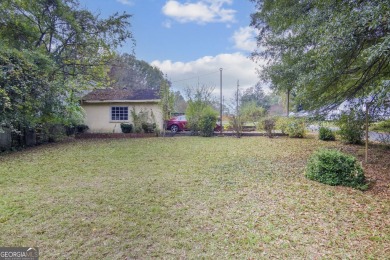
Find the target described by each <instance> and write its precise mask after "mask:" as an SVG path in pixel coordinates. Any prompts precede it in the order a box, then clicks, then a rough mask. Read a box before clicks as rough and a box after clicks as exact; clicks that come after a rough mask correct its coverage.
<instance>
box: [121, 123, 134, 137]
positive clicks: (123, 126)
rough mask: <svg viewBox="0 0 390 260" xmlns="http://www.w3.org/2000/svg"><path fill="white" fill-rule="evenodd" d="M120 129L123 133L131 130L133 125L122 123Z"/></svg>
mask: <svg viewBox="0 0 390 260" xmlns="http://www.w3.org/2000/svg"><path fill="white" fill-rule="evenodd" d="M121 130H122V133H125V134H128V133H131V132H132V131H133V125H132V124H126V123H122V124H121Z"/></svg>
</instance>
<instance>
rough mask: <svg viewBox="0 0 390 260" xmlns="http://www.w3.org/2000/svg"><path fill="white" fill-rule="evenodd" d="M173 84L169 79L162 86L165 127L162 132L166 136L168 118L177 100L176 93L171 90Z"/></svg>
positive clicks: (161, 97) (161, 98)
mask: <svg viewBox="0 0 390 260" xmlns="http://www.w3.org/2000/svg"><path fill="white" fill-rule="evenodd" d="M170 87H171V84H170V82H169V81H168V80H164V81H163V82H162V83H161V86H160V107H161V110H162V117H163V129H162V134H163V136H165V130H166V129H167V120H169V119H170V117H171V112H172V110H173V104H174V101H175V95H174V93H173V92H172V91H171V90H170Z"/></svg>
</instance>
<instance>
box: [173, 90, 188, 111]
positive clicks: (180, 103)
mask: <svg viewBox="0 0 390 260" xmlns="http://www.w3.org/2000/svg"><path fill="white" fill-rule="evenodd" d="M174 94H175V103H174V106H173V110H174V111H175V112H177V113H184V112H185V111H186V109H187V101H186V100H185V99H184V97H183V96H182V95H181V93H180V91H176V92H175V93H174Z"/></svg>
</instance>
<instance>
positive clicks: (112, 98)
mask: <svg viewBox="0 0 390 260" xmlns="http://www.w3.org/2000/svg"><path fill="white" fill-rule="evenodd" d="M159 102H160V97H159V95H158V92H157V91H154V90H145V89H139V90H129V89H97V90H94V91H92V92H90V93H89V94H87V95H85V96H84V97H83V98H82V100H81V106H82V107H83V109H84V110H85V112H86V118H85V124H86V125H87V126H88V127H89V132H93V133H121V132H122V131H121V127H120V124H121V123H131V124H133V117H132V111H133V110H135V112H136V114H137V115H138V114H139V113H140V112H143V113H146V112H147V113H148V118H149V123H156V124H157V126H158V127H159V129H162V127H163V117H162V111H161V108H160V106H159Z"/></svg>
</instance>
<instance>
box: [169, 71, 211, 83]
mask: <svg viewBox="0 0 390 260" xmlns="http://www.w3.org/2000/svg"><path fill="white" fill-rule="evenodd" d="M214 73H219V70H217V71H213V72H209V73H205V74H201V75H197V76H193V77H191V78H186V79H179V80H175V81H171V82H172V83H177V82H182V81H187V80H192V79H196V78H197V79H198V81H199V78H200V77H204V76H208V75H211V74H214Z"/></svg>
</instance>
